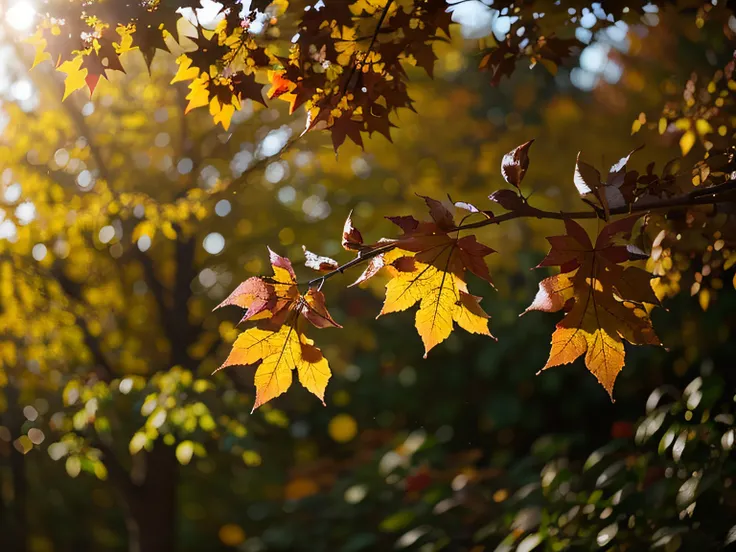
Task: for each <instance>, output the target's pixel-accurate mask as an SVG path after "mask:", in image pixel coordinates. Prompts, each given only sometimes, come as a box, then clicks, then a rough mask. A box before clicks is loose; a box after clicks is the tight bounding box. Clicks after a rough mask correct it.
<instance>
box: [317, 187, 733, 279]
mask: <svg viewBox="0 0 736 552" xmlns="http://www.w3.org/2000/svg"><path fill="white" fill-rule="evenodd" d="M728 192H736V180H731V181H729V182H725V183H723V184H719V185H718V186H712V187H710V188H703V189H697V190H693V191H692V192H689V193H687V194H684V195H681V196H677V197H673V198H670V199H664V200H661V201H656V202H654V201H653V202H639V203H634V204H632V205H625V206H623V207H617V208H615V209H611V210H610V211H609V213H610V214H611V215H628V214H634V213H645V212H649V211H657V210H660V209H672V208H675V207H689V206H694V205H716V204H718V203H724V202H726V201H731V200H733V199H736V197H734V198H724V197H723V196H724V195H726V194H728ZM519 218H537V219H554V220H565V219H594V218H599V215H598V213H596V212H595V211H544V210H542V209H537V208H536V207H532V206H531V205H529V204H525V205H524V207H522V208H521V209H518V210H515V211H510V212H508V213H504V214H503V215H500V216H498V217H491V218H487V219H485V220H481V221H478V222H473V223H470V224H461V225H460V226H457V227H455V228H452V229H451V230H449V231H448V232H460V231H462V230H474V229H477V228H483V227H485V226H490V225H492V224H501V223H503V222H507V221H509V220H514V219H519ZM398 245H399V242H398V241H392V242H390V243H387V244H385V245H381V246H379V247H376V248H375V249H371V250H370V251H366V252H361V253H359V254H358V256H357V257H355V258H354V259H352V260H351V261H348V262H347V263H345V264H343V265H340V266H338V267H337V268H336V269H335V270H332V271H330V272H328V273H326V274H323V275H322V276H319V277H318V278H314V279H312V280H309V281H308V282H307V284H306V285H307V286H309V287H312V286H315V285H317V284H319V285H320V286H321V285H322V284H323V283H324V282H325V281H326V280H329V279H330V278H333V277H335V276H337V275H338V274H342V273H343V272H345V271H346V270H348V269H350V268H352V267H354V266H358V265H360V264H363V263H364V262H366V261H369V260H370V259H372V258H373V257H376V256H378V255H380V254H382V253H386V252H387V251H390V250H392V249H393V248H395V247H397V246H398Z"/></svg>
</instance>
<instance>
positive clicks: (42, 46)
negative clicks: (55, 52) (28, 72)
mask: <svg viewBox="0 0 736 552" xmlns="http://www.w3.org/2000/svg"><path fill="white" fill-rule="evenodd" d="M25 42H26V43H27V44H30V45H31V46H33V47H34V48H35V50H36V53H35V55H34V57H33V64H32V65H31V69H33V68H34V67H36V65H38V64H39V63H41V62H42V61H45V60H47V59H51V54H50V53H48V52H47V51H46V46H47V44H48V43H47V41H46V39H45V38H44V37H43V32H42V31H41V30H40V29H39V30H38V31H36V32H35V33H34V34H33V35H31V36H30V37H28V38H27V39H26V40H25Z"/></svg>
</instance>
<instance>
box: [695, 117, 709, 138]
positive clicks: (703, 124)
mask: <svg viewBox="0 0 736 552" xmlns="http://www.w3.org/2000/svg"><path fill="white" fill-rule="evenodd" d="M695 130H697V131H698V134H700V135H701V136H705V135H706V134H708V133H711V132H713V127H712V126H711V125H710V123H709V122H708V121H706V120H705V119H698V120H697V121H695Z"/></svg>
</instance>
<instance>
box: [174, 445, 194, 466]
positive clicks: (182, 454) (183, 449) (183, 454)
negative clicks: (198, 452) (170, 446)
mask: <svg viewBox="0 0 736 552" xmlns="http://www.w3.org/2000/svg"><path fill="white" fill-rule="evenodd" d="M193 455H194V443H192V442H191V441H182V442H181V443H179V444H178V445H177V447H176V459H177V460H178V461H179V463H180V464H181V465H182V466H186V465H187V464H189V462H190V461H191V459H192V456H193Z"/></svg>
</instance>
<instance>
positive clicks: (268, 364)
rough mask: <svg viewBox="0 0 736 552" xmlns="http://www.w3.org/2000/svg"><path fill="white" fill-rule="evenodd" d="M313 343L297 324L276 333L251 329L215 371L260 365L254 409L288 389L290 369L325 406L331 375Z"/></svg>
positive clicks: (243, 334)
mask: <svg viewBox="0 0 736 552" xmlns="http://www.w3.org/2000/svg"><path fill="white" fill-rule="evenodd" d="M313 343H314V342H313V341H312V340H311V339H308V338H307V337H306V336H305V335H304V334H303V333H301V332H300V331H299V330H298V328H297V326H296V325H284V326H281V327H280V328H279V329H278V330H275V331H274V330H265V329H260V328H250V329H249V330H247V331H245V332H243V333H242V334H240V335H239V336H238V339H236V340H235V343H234V344H233V349H232V351H231V352H230V355H229V356H228V358H227V360H225V362H224V363H223V364H222V366H220V368H218V370H221V369H223V368H226V367H228V366H233V365H240V364H243V365H252V364H256V363H260V364H259V365H258V368H257V369H256V374H255V384H256V400H255V403H254V404H253V410H255V409H256V408H258V407H259V406H261V405H262V404H264V403H266V402H268V401H270V400H271V399H273V398H275V397H278V396H279V395H281V394H282V393H284V392H285V391H286V390H287V389H289V387H290V386H291V382H292V370H296V371H297V374H298V377H299V382H300V383H301V384H302V385H303V386H304V387H305V388H306V389H307V390H308V391H310V392H311V393H313V394H314V395H316V396H317V397H318V398H319V399H320V400H321V401H322V403H323V404H324V394H325V389H326V387H327V382H328V381H329V379H330V376H331V372H330V368H329V365H328V363H327V359H325V358H324V356H322V352H321V351H320V350H319V349H318V348H317V347H315V346H314V345H313Z"/></svg>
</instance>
